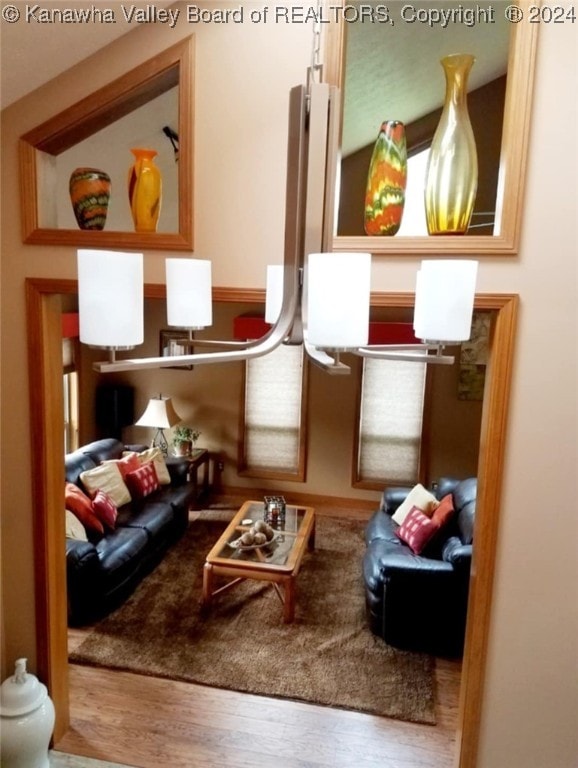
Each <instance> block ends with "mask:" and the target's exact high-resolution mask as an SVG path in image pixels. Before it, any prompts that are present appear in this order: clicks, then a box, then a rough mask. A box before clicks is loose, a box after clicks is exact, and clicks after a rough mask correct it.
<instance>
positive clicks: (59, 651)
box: [26, 283, 69, 741]
mask: <svg viewBox="0 0 578 768" xmlns="http://www.w3.org/2000/svg"><path fill="white" fill-rule="evenodd" d="M26 310H27V322H28V371H29V380H30V387H29V393H30V394H29V397H30V446H31V449H30V450H31V455H30V467H31V469H32V468H34V471H32V472H31V483H32V498H33V506H32V509H33V511H34V514H33V530H34V549H35V555H34V566H35V581H34V587H35V596H36V646H37V669H38V674H39V676H40V678H41V679H42V680H43V681H44V682H45V683H46V685H47V686H48V690H49V691H50V695H51V697H52V699H53V702H54V706H55V709H56V711H57V712H58V718H57V721H56V724H55V728H54V735H53V737H54V739H55V741H58V739H60V738H61V737H62V736H64V734H65V732H66V730H67V729H68V725H69V713H68V712H69V708H68V675H67V665H68V648H67V605H66V599H65V595H66V562H65V558H64V555H63V553H64V525H63V516H64V465H63V463H62V461H61V460H58V458H57V457H61V456H62V425H63V423H64V410H63V405H62V331H61V328H62V326H61V314H60V313H61V302H60V296H59V295H58V294H50V293H40V292H39V291H37V290H35V287H34V286H33V285H32V284H30V283H27V285H26ZM47 404H48V407H47Z"/></svg>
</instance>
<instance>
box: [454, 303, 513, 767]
mask: <svg viewBox="0 0 578 768" xmlns="http://www.w3.org/2000/svg"><path fill="white" fill-rule="evenodd" d="M489 304H492V306H488V305H489ZM483 305H484V306H478V305H476V307H477V308H479V309H482V308H483V309H497V310H498V311H497V316H496V319H495V323H494V326H493V332H492V336H491V339H490V351H489V363H488V369H487V373H486V389H485V393H484V403H483V410H482V429H481V436H480V456H479V462H478V467H479V469H478V494H477V500H476V522H475V530H474V541H475V546H474V549H473V558H472V570H471V577H470V598H469V604H468V621H467V627H466V644H465V654H464V664H463V668H462V683H461V688H460V719H459V726H458V733H457V742H458V744H459V746H460V752H459V762H458V763H457V765H459V768H475V766H476V765H477V753H478V745H479V734H480V724H481V717H482V702H483V692H484V680H485V672H486V660H487V659H486V653H487V645H488V633H489V627H490V621H491V609H492V595H493V584H494V569H495V561H496V542H497V537H498V529H499V524H500V507H501V495H502V476H503V467H504V458H505V449H506V433H507V426H508V404H509V400H510V389H511V381H512V367H513V357H514V343H515V333H516V320H517V313H518V297H517V296H515V295H510V296H493V297H490V296H486V297H485V301H484V302H483Z"/></svg>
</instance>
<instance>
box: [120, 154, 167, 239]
mask: <svg viewBox="0 0 578 768" xmlns="http://www.w3.org/2000/svg"><path fill="white" fill-rule="evenodd" d="M131 152H132V153H133V155H134V157H135V161H134V164H133V165H132V166H131V167H130V168H129V172H128V199H129V201H130V211H131V214H132V220H133V223H134V228H135V230H136V232H156V231H157V224H158V221H159V216H160V213H161V199H162V178H161V172H160V170H159V169H158V167H157V165H156V164H155V161H154V158H155V157H156V155H157V154H158V153H157V152H156V151H155V150H154V149H131Z"/></svg>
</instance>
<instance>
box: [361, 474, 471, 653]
mask: <svg viewBox="0 0 578 768" xmlns="http://www.w3.org/2000/svg"><path fill="white" fill-rule="evenodd" d="M410 490H411V489H410V488H390V489H387V490H386V491H385V492H384V494H383V497H382V501H381V505H380V508H379V510H378V511H377V512H375V514H374V515H373V517H372V518H371V520H370V521H369V523H368V526H367V529H366V536H365V538H366V544H367V549H366V552H365V555H364V558H363V576H364V581H365V594H366V607H367V615H368V619H369V624H370V627H371V630H372V632H374V634H376V635H379V636H380V637H382V638H383V639H384V640H385V642H386V643H388V644H390V645H393V646H396V647H399V648H404V649H407V650H416V651H426V652H429V653H434V654H437V655H446V656H457V655H460V654H461V653H462V651H463V643H464V635H465V626H466V614H467V606H468V590H469V578H470V565H471V558H472V542H473V533H474V518H475V508H476V491H477V479H476V478H475V477H472V478H468V479H466V480H462V481H459V480H456V479H452V478H442V479H440V481H439V482H438V483H437V485H436V486H434V491H432V492H433V493H434V495H435V496H436V498H437V499H438V500H441V499H442V498H443V497H444V496H445V495H446V494H448V493H451V494H452V496H453V505H454V510H455V513H454V516H453V517H452V519H451V520H450V522H449V523H448V524H447V525H446V526H444V528H443V529H442V530H440V531H439V533H438V534H437V535H436V537H435V538H434V539H433V540H432V542H431V543H430V544H428V546H427V547H426V549H425V550H424V551H423V553H422V554H420V555H416V554H414V553H413V552H412V550H411V549H410V548H409V547H408V546H407V545H406V544H405V543H404V542H403V541H401V539H400V538H399V537H398V536H397V534H396V530H397V529H398V528H399V526H398V525H397V524H396V523H395V522H394V521H393V520H392V517H391V516H392V515H393V514H394V513H395V510H396V509H397V508H398V507H399V506H400V504H401V503H402V502H403V500H404V499H405V498H406V496H407V494H408V493H409V491H410Z"/></svg>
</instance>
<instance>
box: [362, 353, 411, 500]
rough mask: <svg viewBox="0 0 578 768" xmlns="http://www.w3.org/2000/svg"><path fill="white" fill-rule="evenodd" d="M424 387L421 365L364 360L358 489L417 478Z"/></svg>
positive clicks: (406, 481) (402, 482)
mask: <svg viewBox="0 0 578 768" xmlns="http://www.w3.org/2000/svg"><path fill="white" fill-rule="evenodd" d="M425 383H426V364H425V363H424V364H423V365H421V364H420V363H415V362H403V361H393V360H373V359H365V360H364V361H363V372H362V381H361V397H360V405H359V418H358V425H359V427H358V429H359V434H358V439H357V444H358V451H357V454H358V456H357V467H356V472H355V484H356V485H363V486H365V487H375V488H381V487H383V485H384V484H396V483H398V484H413V483H415V482H416V481H417V480H418V478H419V475H420V453H421V438H422V426H423V413H424V399H425Z"/></svg>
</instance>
